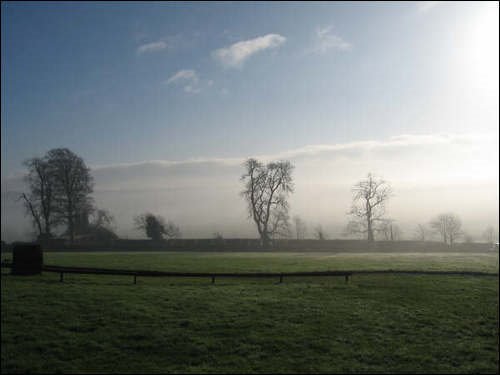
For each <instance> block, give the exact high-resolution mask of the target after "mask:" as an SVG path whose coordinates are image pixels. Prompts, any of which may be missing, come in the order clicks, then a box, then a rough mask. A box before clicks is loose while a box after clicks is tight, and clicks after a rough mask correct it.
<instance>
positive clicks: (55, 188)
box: [19, 148, 496, 248]
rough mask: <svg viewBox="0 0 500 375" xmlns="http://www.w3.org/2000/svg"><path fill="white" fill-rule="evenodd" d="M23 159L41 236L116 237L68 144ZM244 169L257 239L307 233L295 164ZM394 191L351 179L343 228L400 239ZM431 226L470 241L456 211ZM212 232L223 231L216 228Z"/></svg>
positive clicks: (449, 238) (147, 230) (156, 236)
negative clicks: (389, 211)
mask: <svg viewBox="0 0 500 375" xmlns="http://www.w3.org/2000/svg"><path fill="white" fill-rule="evenodd" d="M24 165H25V166H26V167H27V174H26V175H25V182H26V184H27V187H28V193H22V194H21V195H20V197H19V199H21V200H22V201H23V203H24V207H25V210H26V214H27V215H28V216H29V217H31V219H32V223H33V227H34V228H35V229H36V231H37V235H38V238H39V239H47V238H53V237H56V235H55V233H56V231H59V232H60V234H59V236H60V237H67V238H68V239H69V240H70V241H71V242H73V241H74V240H75V238H76V237H83V238H86V239H95V240H107V239H116V238H118V236H117V235H116V233H115V232H114V228H113V223H114V217H113V216H112V215H111V214H110V213H109V212H108V211H107V210H104V209H100V208H98V207H97V206H96V205H95V203H94V199H93V198H92V193H93V187H94V182H93V178H92V176H91V174H90V168H88V167H87V166H86V164H85V162H84V160H83V159H82V158H81V157H79V156H78V155H76V154H75V153H73V152H72V151H70V150H69V149H67V148H56V149H52V150H50V151H48V152H47V153H46V154H45V155H44V156H42V157H34V158H31V159H28V160H26V161H25V162H24ZM243 168H244V173H243V175H242V176H241V182H242V184H243V186H244V189H243V190H242V191H241V196H242V197H243V199H244V200H245V201H246V203H247V209H248V218H249V219H250V220H251V221H253V223H254V224H255V226H256V229H257V232H258V234H259V237H260V240H261V243H262V246H263V247H264V248H269V247H271V246H272V242H273V241H274V240H275V239H277V238H291V237H296V238H297V239H303V238H305V237H306V233H307V225H306V223H305V221H304V220H303V219H301V218H300V217H299V216H294V217H293V218H292V219H291V218H290V215H289V208H290V205H289V203H288V198H289V196H290V195H291V194H292V193H293V192H294V183H293V176H292V173H293V170H294V166H293V165H292V164H291V163H290V162H289V161H286V160H281V161H272V162H269V163H267V164H264V163H262V162H260V161H258V160H257V159H254V158H249V159H247V160H246V161H245V162H244V163H243ZM393 196H394V193H393V190H392V187H391V185H390V184H389V183H388V182H387V181H385V180H383V179H381V178H377V177H375V176H374V175H372V174H371V173H369V174H368V175H367V177H366V178H365V179H362V180H361V181H359V182H358V183H356V184H355V185H354V186H353V187H352V205H351V208H350V210H349V211H348V212H347V215H348V216H349V217H350V220H349V222H348V224H347V225H346V228H345V230H344V234H345V235H351V236H357V237H358V238H364V239H366V240H367V241H368V242H373V241H375V238H376V236H377V237H378V238H382V239H385V240H399V239H400V237H401V230H400V229H399V227H398V226H397V224H396V223H395V220H393V219H391V218H389V217H387V216H386V203H387V201H388V200H389V199H390V198H391V197H393ZM291 221H293V227H294V233H293V232H292V224H291ZM134 226H135V228H136V229H138V230H140V231H142V232H143V233H144V234H145V235H146V236H147V237H148V238H150V239H152V240H156V241H160V240H162V239H165V238H166V239H169V238H179V237H181V231H180V229H179V227H178V226H177V225H176V224H175V223H174V222H172V221H170V220H168V221H166V220H165V219H164V218H163V217H161V216H159V215H154V214H152V213H149V212H146V213H143V214H140V215H137V216H135V217H134ZM61 231H62V232H61ZM436 233H437V234H439V236H440V238H441V239H442V241H443V242H444V243H446V244H448V245H450V246H453V244H454V243H455V242H456V241H457V239H458V238H460V237H466V238H465V239H466V240H467V236H466V235H465V233H464V232H463V230H462V223H461V220H460V218H459V217H458V216H457V215H456V214H453V213H444V214H440V215H438V216H437V217H436V218H434V219H432V220H431V221H430V222H429V224H428V225H425V224H419V225H418V226H417V228H416V233H415V235H416V239H418V240H421V241H426V240H428V239H429V236H430V235H432V234H436ZM313 234H314V237H315V238H317V239H318V240H324V239H326V234H325V231H324V230H323V228H322V226H321V225H318V226H316V227H315V228H314V229H313ZM215 236H216V238H219V239H221V238H222V235H221V234H220V233H218V232H217V233H216V234H215ZM484 238H485V239H486V240H487V241H488V242H494V241H495V238H496V232H495V230H494V229H493V227H488V228H487V230H486V231H485V233H484Z"/></svg>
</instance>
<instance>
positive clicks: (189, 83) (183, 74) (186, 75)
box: [165, 69, 201, 94]
mask: <svg viewBox="0 0 500 375" xmlns="http://www.w3.org/2000/svg"><path fill="white" fill-rule="evenodd" d="M199 81H200V78H199V76H198V73H196V71H194V70H191V69H183V70H179V71H178V72H177V73H175V74H173V75H172V76H170V78H169V79H167V80H166V81H165V83H166V84H167V85H172V84H184V87H183V88H184V92H186V93H189V94H198V93H199V92H201V87H200V84H199Z"/></svg>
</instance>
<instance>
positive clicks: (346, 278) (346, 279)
mask: <svg viewBox="0 0 500 375" xmlns="http://www.w3.org/2000/svg"><path fill="white" fill-rule="evenodd" d="M345 282H346V283H348V282H349V275H345Z"/></svg>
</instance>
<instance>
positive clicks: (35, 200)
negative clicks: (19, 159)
mask: <svg viewBox="0 0 500 375" xmlns="http://www.w3.org/2000/svg"><path fill="white" fill-rule="evenodd" d="M24 165H25V166H26V167H27V168H28V173H27V174H26V176H25V177H24V180H25V182H26V183H27V185H28V188H29V193H28V194H26V193H23V194H21V196H20V199H23V201H24V206H25V208H26V212H27V214H28V215H31V217H32V219H33V223H34V224H35V227H36V228H37V230H38V235H39V236H40V237H42V236H45V237H50V236H51V235H52V227H53V226H54V225H55V224H57V217H56V215H55V214H56V191H55V183H56V180H55V174H54V170H53V168H52V167H51V164H50V163H49V162H48V161H47V158H46V157H43V158H31V159H28V160H26V161H25V162H24Z"/></svg>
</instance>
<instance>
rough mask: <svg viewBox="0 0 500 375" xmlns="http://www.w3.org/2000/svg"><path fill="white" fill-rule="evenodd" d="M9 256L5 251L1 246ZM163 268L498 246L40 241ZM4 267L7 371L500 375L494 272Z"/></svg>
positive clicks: (333, 264)
mask: <svg viewBox="0 0 500 375" xmlns="http://www.w3.org/2000/svg"><path fill="white" fill-rule="evenodd" d="M5 257H8V256H5V255H2V258H5ZM44 257H45V263H47V264H54V265H73V266H94V267H108V268H128V269H144V270H165V271H199V272H222V271H249V272H250V271H256V272H258V271H276V272H287V271H302V270H304V271H305V270H347V269H349V270H381V269H399V270H461V271H464V270H467V271H484V272H498V254H491V253H490V254H486V253H484V254H470V255H469V254H464V253H461V254H425V255H422V254H355V255H349V254H335V255H328V254H325V253H322V254H297V253H293V254H284V253H279V254H273V253H270V254H263V253H253V254H249V253H184V254H182V253H74V254H68V253H45V255H44ZM3 272H4V273H3V274H2V332H1V335H2V365H1V367H2V373H11V372H31V373H36V372H45V373H47V372H51V373H52V372H62V373H71V372H73V373H102V372H116V373H136V372H139V373H154V372H156V373H165V372H173V373H175V372H177V373H185V372H191V373H199V372H211V373H221V372H225V373H247V372H254V373H266V372H279V373H309V372H315V373H320V372H323V373H346V372H349V373H402V372H406V373H497V372H498V367H497V366H498V277H491V276H484V277H472V276H429V275H419V276H416V275H411V276H409V275H354V277H353V278H352V280H351V281H350V282H349V283H348V284H346V283H344V280H343V278H306V279H303V278H296V279H291V278H289V279H285V282H284V283H283V284H277V280H273V279H262V280H255V279H244V280H241V279H221V280H217V283H216V284H215V285H212V284H211V283H210V280H207V279H169V278H139V279H138V284H137V285H133V284H132V280H131V278H130V276H129V277H126V276H102V275H66V276H65V282H64V283H59V281H58V280H59V276H58V275H57V274H43V275H42V276H30V277H19V276H10V275H9V274H5V272H6V271H3Z"/></svg>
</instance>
